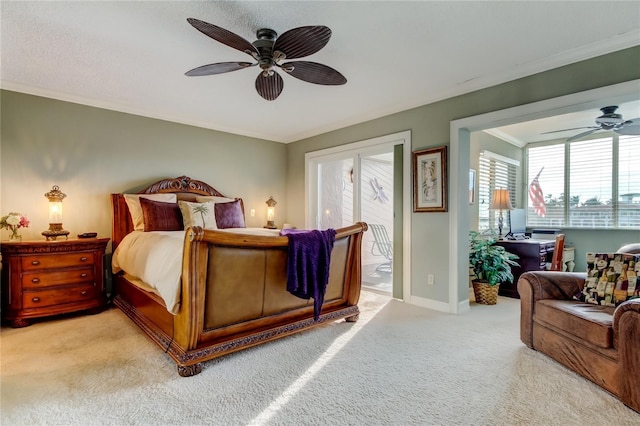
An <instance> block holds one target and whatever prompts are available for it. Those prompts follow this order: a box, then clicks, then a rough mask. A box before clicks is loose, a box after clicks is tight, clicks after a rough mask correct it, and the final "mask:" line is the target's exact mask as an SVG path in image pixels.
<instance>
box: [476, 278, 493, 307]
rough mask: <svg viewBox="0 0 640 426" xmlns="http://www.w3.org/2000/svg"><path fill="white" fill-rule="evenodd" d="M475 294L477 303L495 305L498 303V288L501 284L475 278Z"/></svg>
mask: <svg viewBox="0 0 640 426" xmlns="http://www.w3.org/2000/svg"><path fill="white" fill-rule="evenodd" d="M471 284H472V285H473V294H474V296H475V298H476V303H480V304H482V305H495V304H496V303H498V288H499V287H500V284H496V285H491V284H489V283H487V282H486V281H485V282H482V281H478V280H473V281H472V282H471Z"/></svg>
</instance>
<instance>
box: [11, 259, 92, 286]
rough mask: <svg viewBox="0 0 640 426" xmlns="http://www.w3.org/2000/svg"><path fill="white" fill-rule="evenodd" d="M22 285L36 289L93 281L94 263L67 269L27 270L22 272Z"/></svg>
mask: <svg viewBox="0 0 640 426" xmlns="http://www.w3.org/2000/svg"><path fill="white" fill-rule="evenodd" d="M21 281H22V286H23V288H25V289H35V288H42V287H49V286H56V285H65V284H77V283H84V282H86V283H93V281H94V273H93V265H89V266H87V267H85V268H78V269H70V270H65V271H48V272H37V271H36V272H26V273H24V274H22V280H21Z"/></svg>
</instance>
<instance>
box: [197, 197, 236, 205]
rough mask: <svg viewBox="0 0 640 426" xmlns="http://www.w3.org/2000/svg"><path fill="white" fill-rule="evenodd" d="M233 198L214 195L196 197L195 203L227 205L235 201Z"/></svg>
mask: <svg viewBox="0 0 640 426" xmlns="http://www.w3.org/2000/svg"><path fill="white" fill-rule="evenodd" d="M235 200H236V199H235V198H227V197H216V196H215V195H206V196H205V195H196V201H197V202H199V203H206V202H207V201H213V202H214V203H216V204H218V203H229V202H231V201H235Z"/></svg>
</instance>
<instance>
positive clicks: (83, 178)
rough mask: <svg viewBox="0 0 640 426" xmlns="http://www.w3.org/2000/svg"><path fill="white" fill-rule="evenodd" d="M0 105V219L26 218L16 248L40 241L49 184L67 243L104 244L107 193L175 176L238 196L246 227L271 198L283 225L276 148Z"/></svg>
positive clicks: (95, 113)
mask: <svg viewBox="0 0 640 426" xmlns="http://www.w3.org/2000/svg"><path fill="white" fill-rule="evenodd" d="M0 102H1V103H0V106H1V114H2V115H1V120H2V121H1V124H2V131H1V138H2V139H1V145H0V147H1V151H0V153H1V160H0V166H1V172H0V177H1V179H2V181H1V183H0V190H1V197H0V207H1V210H0V212H1V213H2V214H3V215H4V214H7V213H8V212H10V211H19V212H21V213H23V214H26V215H27V216H28V218H29V219H30V220H31V225H30V227H29V228H26V229H24V230H23V232H22V234H23V236H24V238H25V239H41V238H43V237H42V236H41V235H40V233H41V232H42V231H44V230H45V229H47V228H48V218H47V199H46V198H45V197H44V194H45V193H46V192H47V191H49V190H50V189H51V187H52V186H53V185H59V186H60V189H61V190H62V191H63V192H64V193H65V194H67V198H65V200H64V202H63V225H64V228H65V229H67V230H68V231H70V232H71V236H75V235H76V234H78V233H80V232H88V231H96V232H98V233H99V235H100V236H104V237H110V236H111V207H110V201H109V194H110V193H113V192H125V191H137V190H140V189H142V188H144V187H145V186H147V185H149V184H151V183H153V182H155V181H156V180H159V179H162V178H167V177H177V176H181V175H186V176H189V177H191V178H193V179H198V180H202V181H204V182H207V183H209V184H210V185H212V186H213V187H215V188H216V189H217V190H219V191H220V192H222V193H223V194H225V195H228V196H231V197H242V198H243V200H244V205H245V210H246V214H247V226H256V227H262V226H263V225H264V224H265V223H266V207H267V206H266V204H265V201H266V200H267V199H268V198H269V196H270V195H273V196H274V198H275V199H276V200H277V201H278V208H279V209H278V211H277V212H276V215H277V217H276V222H277V223H280V224H281V223H283V222H284V221H285V218H284V212H285V211H286V180H285V179H286V172H285V168H286V146H285V145H284V144H281V143H277V142H271V141H266V140H260V139H253V138H248V137H244V136H238V135H233V134H229V133H223V132H217V131H213V130H207V129H203V128H199V127H193V126H186V125H182V124H177V123H172V122H168V121H162V120H156V119H151V118H145V117H140V116H136V115H131V114H125V113H120V112H115V111H110V110H105V109H100V108H93V107H88V106H83V105H78V104H75V103H70V102H63V101H57V100H52V99H48V98H42V97H38V96H31V95H25V94H21V93H16V92H10V91H6V90H5V91H1V92H0ZM251 209H255V211H256V215H255V216H254V217H251V216H250V210H251ZM1 233H2V234H1V236H2V238H3V239H5V238H7V237H8V231H5V230H3V231H1Z"/></svg>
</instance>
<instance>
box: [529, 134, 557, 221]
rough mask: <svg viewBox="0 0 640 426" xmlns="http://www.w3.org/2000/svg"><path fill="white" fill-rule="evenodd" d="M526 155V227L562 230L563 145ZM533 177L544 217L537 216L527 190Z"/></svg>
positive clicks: (547, 147)
mask: <svg viewBox="0 0 640 426" xmlns="http://www.w3.org/2000/svg"><path fill="white" fill-rule="evenodd" d="M527 151H528V152H527V155H528V156H527V164H528V167H527V170H528V172H527V185H528V190H527V192H528V194H527V226H531V227H535V226H542V227H545V226H552V227H553V226H564V205H565V200H564V190H565V188H564V144H560V145H547V146H540V147H531V148H529V149H528V150H527ZM536 177H537V178H538V184H539V186H540V189H541V190H542V194H543V198H544V207H545V209H546V213H544V216H542V215H541V214H542V213H541V214H538V213H536V209H535V205H534V203H533V200H532V199H531V191H530V190H529V188H530V186H531V184H532V182H533V181H534V179H535V178H536Z"/></svg>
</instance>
